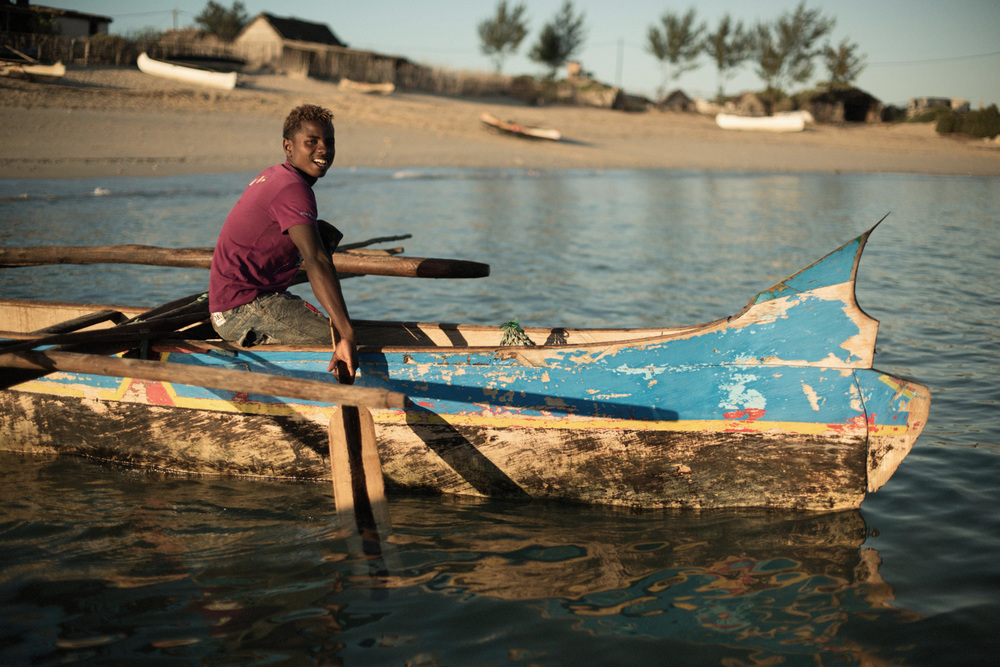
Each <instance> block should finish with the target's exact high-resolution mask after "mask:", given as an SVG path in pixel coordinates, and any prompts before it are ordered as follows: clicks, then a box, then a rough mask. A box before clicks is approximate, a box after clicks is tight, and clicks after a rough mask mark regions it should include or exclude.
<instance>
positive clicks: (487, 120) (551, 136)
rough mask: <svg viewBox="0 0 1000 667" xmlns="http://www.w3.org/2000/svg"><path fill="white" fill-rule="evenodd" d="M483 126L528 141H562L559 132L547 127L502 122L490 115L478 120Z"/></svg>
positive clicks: (486, 114)
mask: <svg viewBox="0 0 1000 667" xmlns="http://www.w3.org/2000/svg"><path fill="white" fill-rule="evenodd" d="M479 119H480V120H481V121H482V122H483V123H484V124H485V125H488V126H489V127H492V128H494V129H496V130H500V131H501V132H506V133H508V134H514V135H517V136H521V137H528V138H529V139H548V140H550V141H559V140H560V139H562V134H560V133H559V130H554V129H552V128H547V127H533V126H531V125H519V124H518V123H514V122H512V121H509V120H507V121H503V120H500V119H499V118H497V117H496V116H493V115H492V114H490V113H484V114H483V115H482V116H480V118H479Z"/></svg>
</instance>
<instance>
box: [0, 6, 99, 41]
mask: <svg viewBox="0 0 1000 667" xmlns="http://www.w3.org/2000/svg"><path fill="white" fill-rule="evenodd" d="M111 20H112V19H111V18H110V17H108V16H99V15H97V14H87V13H85V12H75V11H71V10H69V9H55V8H53V7H42V6H39V5H34V6H33V5H30V4H29V3H28V0H13V1H12V0H0V30H2V31H3V32H5V33H53V34H56V35H60V36H61V37H63V38H65V39H87V38H89V37H93V36H94V35H106V34H108V26H109V25H110V24H111Z"/></svg>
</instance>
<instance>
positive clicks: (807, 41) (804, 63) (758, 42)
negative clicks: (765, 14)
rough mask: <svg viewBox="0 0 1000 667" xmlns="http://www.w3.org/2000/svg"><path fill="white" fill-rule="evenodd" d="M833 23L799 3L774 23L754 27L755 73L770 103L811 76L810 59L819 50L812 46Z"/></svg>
mask: <svg viewBox="0 0 1000 667" xmlns="http://www.w3.org/2000/svg"><path fill="white" fill-rule="evenodd" d="M834 23H836V21H835V20H834V19H832V18H827V17H825V16H823V14H822V13H821V12H820V10H818V9H806V4H805V2H804V0H803V2H800V3H799V5H798V7H796V8H795V11H794V12H791V13H787V12H786V13H785V14H782V15H781V17H780V18H779V19H778V20H777V21H776V22H775V23H774V24H766V23H761V24H758V25H757V26H756V29H755V35H754V37H755V45H754V51H755V54H756V58H757V74H758V76H760V78H761V80H762V81H764V84H765V85H766V86H767V92H768V94H769V95H770V96H771V98H772V101H774V100H776V99H778V98H780V97H781V96H783V95H784V94H785V90H786V89H787V88H788V87H790V86H791V85H792V84H795V83H802V82H804V81H806V80H808V79H809V78H810V77H811V76H812V74H813V60H814V59H815V58H816V56H817V55H819V54H820V53H821V51H822V49H821V48H820V47H818V46H817V45H816V43H817V42H818V41H819V40H820V39H822V38H823V37H825V36H826V35H828V34H829V33H830V31H831V30H832V29H833V26H834Z"/></svg>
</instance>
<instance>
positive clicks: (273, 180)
mask: <svg viewBox="0 0 1000 667" xmlns="http://www.w3.org/2000/svg"><path fill="white" fill-rule="evenodd" d="M257 185H268V186H271V187H277V188H284V187H287V186H289V185H301V186H302V187H304V188H309V184H308V183H306V180H305V179H304V178H302V174H300V173H299V172H297V171H295V169H293V168H291V167H289V166H288V165H287V164H276V165H274V166H273V167H268V168H267V169H265V170H264V171H262V172H260V173H259V174H258V175H257V178H255V179H253V180H252V181H250V186H249V187H253V186H257Z"/></svg>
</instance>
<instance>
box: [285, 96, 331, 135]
mask: <svg viewBox="0 0 1000 667" xmlns="http://www.w3.org/2000/svg"><path fill="white" fill-rule="evenodd" d="M311 120H314V121H316V122H319V123H322V124H323V125H333V112H332V111H330V110H329V109H324V108H323V107H320V106H316V105H315V104H303V105H302V106H299V107H295V108H294V109H292V111H291V113H289V114H288V117H287V118H285V127H284V129H283V130H282V133H281V136H282V137H283V138H285V139H291V138H292V136H293V135H294V134H295V133H296V132H298V131H299V129H300V128H301V127H302V123H305V122H308V121H311Z"/></svg>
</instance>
